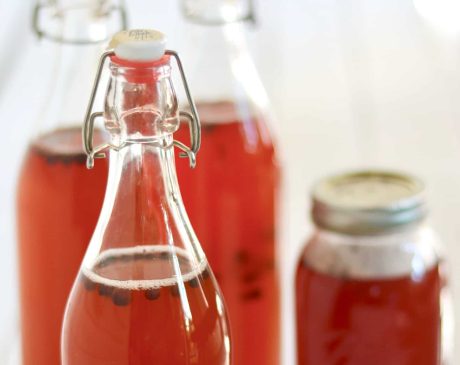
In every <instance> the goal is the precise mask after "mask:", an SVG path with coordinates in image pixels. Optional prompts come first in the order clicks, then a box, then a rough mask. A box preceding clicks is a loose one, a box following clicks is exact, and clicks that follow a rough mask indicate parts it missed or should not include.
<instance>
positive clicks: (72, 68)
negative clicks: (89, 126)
mask: <svg viewBox="0 0 460 365" xmlns="http://www.w3.org/2000/svg"><path fill="white" fill-rule="evenodd" d="M102 48H103V46H102V44H88V45H74V44H64V43H58V42H54V41H51V40H47V39H44V40H43V47H42V50H43V54H47V55H48V57H50V58H51V59H50V63H49V65H50V80H49V82H48V83H47V84H44V85H43V90H44V91H48V97H47V98H46V105H44V106H43V109H42V112H41V115H40V117H39V124H38V132H39V133H43V132H47V131H51V130H54V129H57V128H66V127H74V126H80V125H81V121H82V118H83V113H84V110H85V107H86V104H87V95H88V94H89V93H90V91H91V86H92V82H93V78H94V72H95V69H96V66H97V60H98V58H99V54H100V52H101V50H102Z"/></svg>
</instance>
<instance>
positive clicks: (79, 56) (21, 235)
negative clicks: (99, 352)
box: [17, 0, 124, 365]
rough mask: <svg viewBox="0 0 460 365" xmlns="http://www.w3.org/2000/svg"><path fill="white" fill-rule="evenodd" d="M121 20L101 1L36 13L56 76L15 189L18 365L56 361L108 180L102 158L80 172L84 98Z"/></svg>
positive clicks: (55, 5) (117, 10)
mask: <svg viewBox="0 0 460 365" xmlns="http://www.w3.org/2000/svg"><path fill="white" fill-rule="evenodd" d="M120 17H121V18H120ZM120 19H121V20H122V21H121V23H120ZM123 19H124V9H123V8H122V7H118V6H116V4H114V2H112V1H102V0H101V1H83V2H82V1H76V0H75V1H49V2H48V3H43V2H42V3H40V5H37V7H36V9H35V12H34V28H35V30H36V32H37V34H38V35H39V36H41V38H42V39H41V47H40V51H41V52H43V57H47V58H48V59H49V66H50V67H53V69H52V70H53V76H54V79H53V80H51V81H48V83H47V82H46V80H43V84H42V85H43V90H44V91H45V92H47V93H49V97H48V98H47V105H46V106H44V107H43V110H42V115H41V118H40V120H39V123H38V128H37V129H38V130H37V131H36V133H35V135H34V136H33V138H32V140H31V141H30V144H29V148H28V151H27V153H26V155H25V157H24V160H23V165H22V169H21V172H20V175H19V180H18V188H17V189H18V190H17V232H18V259H19V280H20V282H19V284H20V317H21V337H22V341H21V342H22V363H23V364H24V365H59V364H60V358H59V354H60V350H59V349H60V332H61V326H62V318H63V314H64V309H65V303H66V300H67V296H68V294H69V292H70V289H71V287H72V283H73V281H74V279H75V276H76V274H77V273H78V268H79V265H80V263H81V259H82V257H83V255H84V253H85V250H86V245H87V242H88V240H89V238H90V237H91V233H92V231H93V230H94V227H95V224H96V220H97V216H98V214H99V211H100V208H101V205H102V199H103V195H104V189H105V181H106V178H107V164H106V162H103V163H101V164H99V165H98V166H97V167H96V168H95V170H94V171H93V172H92V173H89V172H88V171H86V167H85V160H86V158H85V155H84V153H83V150H82V148H81V127H80V125H81V119H82V117H83V113H82V110H84V109H83V107H84V104H83V102H84V99H86V95H87V94H88V90H89V89H90V87H91V80H90V76H89V75H91V74H92V73H93V72H94V69H95V66H96V65H97V60H98V57H99V54H100V49H101V46H102V44H103V43H104V41H105V40H107V39H108V37H109V36H110V35H111V34H113V33H114V31H115V29H116V31H118V30H120V29H122V28H124V24H123V23H124V21H123ZM45 74H46V73H45ZM97 134H98V135H99V134H100V133H97ZM99 137H101V136H99Z"/></svg>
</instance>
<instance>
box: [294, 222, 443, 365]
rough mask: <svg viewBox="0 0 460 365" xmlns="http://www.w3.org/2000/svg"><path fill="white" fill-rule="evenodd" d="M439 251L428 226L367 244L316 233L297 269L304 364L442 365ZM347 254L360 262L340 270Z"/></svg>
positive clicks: (300, 346) (369, 240)
mask: <svg viewBox="0 0 460 365" xmlns="http://www.w3.org/2000/svg"><path fill="white" fill-rule="evenodd" d="M383 241H386V242H383ZM382 245H384V246H386V248H382V247H381V246H382ZM437 245H438V242H437V241H436V239H435V238H434V236H433V233H432V232H431V230H430V229H429V228H426V227H424V228H419V229H418V232H412V234H411V233H408V234H402V235H400V237H395V236H393V237H386V238H385V237H379V238H372V237H367V239H366V238H362V237H361V238H359V239H356V238H355V239H353V238H352V237H337V235H334V234H332V237H331V233H327V232H321V231H319V232H317V233H316V234H315V235H314V237H313V238H312V239H311V241H310V242H309V243H308V245H307V247H306V249H305V251H304V252H303V254H302V256H301V259H300V261H299V265H298V268H297V277H296V293H297V299H296V303H297V344H298V364H299V365H314V364H325V365H327V364H334V363H336V362H337V361H339V360H338V359H342V361H348V362H350V363H353V364H357V365H358V364H369V363H373V364H414V365H415V364H424V365H438V364H441V329H442V328H441V323H442V322H441V318H440V314H441V298H442V292H443V290H445V288H444V286H445V278H444V277H443V270H442V269H443V268H442V262H441V259H440V257H439V256H438V254H437V253H436V246H437ZM343 246H346V248H344V247H343ZM366 246H367V247H366ZM369 246H370V247H369ZM372 246H374V247H372ZM379 246H380V247H379ZM334 247H335V248H336V249H334ZM430 251H431V252H430ZM353 252H354V253H353ZM346 255H354V262H353V263H351V260H348V265H347V264H345V265H344V264H343V263H342V267H339V266H340V264H339V263H338V262H337V261H340V258H345V257H346ZM377 256H378V257H377ZM408 256H411V257H408ZM337 257H339V258H337ZM372 257H374V259H372ZM320 260H324V261H329V262H328V263H324V264H320V265H318V261H320ZM334 261H335V262H334ZM369 261H370V262H369ZM398 261H399V262H400V263H399V265H398ZM315 262H316V263H315ZM328 266H329V267H328ZM334 266H335V268H334ZM366 268H367V269H368V270H366ZM366 271H367V272H366ZM446 320H449V319H447V318H446Z"/></svg>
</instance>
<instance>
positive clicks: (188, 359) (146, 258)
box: [63, 246, 229, 365]
mask: <svg viewBox="0 0 460 365" xmlns="http://www.w3.org/2000/svg"><path fill="white" fill-rule="evenodd" d="M182 251H183V250H178V249H173V247H171V246H138V247H133V248H122V249H110V250H107V251H105V252H104V253H103V254H102V255H101V256H100V257H99V258H98V260H97V262H96V264H95V265H94V267H93V268H92V270H91V271H83V272H82V273H81V274H80V280H79V281H77V283H76V284H75V287H74V289H73V291H72V300H71V302H70V304H69V307H68V309H67V312H66V323H65V325H64V339H63V345H64V348H63V350H64V353H65V354H66V356H65V359H64V362H63V364H64V365H82V364H84V365H103V364H107V365H108V364H110V365H126V364H133V365H134V364H136V365H137V364H139V365H144V364H159V365H163V364H164V365H166V364H167V365H194V364H196V365H227V364H228V361H229V360H228V341H227V340H226V338H227V335H228V324H227V321H226V318H225V317H224V316H222V315H221V314H220V313H221V312H222V308H223V307H222V305H223V304H222V300H221V297H220V295H219V294H218V292H216V286H215V279H214V277H213V276H212V274H211V272H210V271H209V269H208V267H207V265H206V262H204V263H201V264H196V265H193V264H192V261H191V260H189V259H188V258H187V255H186V253H185V252H182ZM128 280H129V281H128ZM66 328H69V330H66Z"/></svg>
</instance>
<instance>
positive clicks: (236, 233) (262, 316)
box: [177, 101, 280, 365]
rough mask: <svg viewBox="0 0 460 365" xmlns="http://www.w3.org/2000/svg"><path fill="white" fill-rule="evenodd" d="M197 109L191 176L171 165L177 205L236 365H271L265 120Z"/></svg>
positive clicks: (274, 337) (269, 149) (273, 275)
mask: <svg viewBox="0 0 460 365" xmlns="http://www.w3.org/2000/svg"><path fill="white" fill-rule="evenodd" d="M197 108H198V111H199V113H200V118H201V123H202V131H203V140H202V146H201V149H200V164H199V165H197V167H196V168H195V169H194V170H190V169H188V168H187V165H186V161H177V167H178V176H179V181H180V182H182V185H181V186H182V194H183V197H184V202H185V204H186V206H187V211H188V213H189V216H190V219H191V222H192V224H193V227H194V229H195V231H196V232H197V235H198V236H199V237H200V240H201V242H202V245H203V248H204V250H205V251H206V254H207V257H208V259H209V261H210V263H211V265H212V267H213V270H214V272H215V274H216V277H217V279H218V281H219V284H220V287H221V289H222V292H223V294H224V296H225V300H226V303H227V305H228V308H229V315H230V319H231V328H232V335H233V341H234V347H233V348H234V361H235V364H256V363H258V364H267V365H268V364H277V363H278V361H279V360H278V357H279V336H280V324H279V315H278V313H279V288H278V277H277V270H276V250H275V248H276V245H275V234H276V232H275V230H276V223H275V222H276V221H275V219H276V216H275V215H276V213H275V199H276V193H277V187H278V178H279V170H278V165H277V162H276V156H275V151H274V147H273V143H272V141H271V139H270V138H269V137H268V133H267V129H266V126H265V125H264V123H265V122H264V120H261V119H257V117H255V116H254V117H251V119H249V120H248V119H246V120H244V121H242V120H241V116H240V115H239V114H238V112H237V109H236V108H237V107H236V106H235V104H232V103H230V102H228V101H227V102H225V101H224V102H213V103H202V104H200V103H198V104H197ZM182 133H183V132H182ZM178 134H179V136H180V134H181V131H179V133H178ZM181 137H182V138H185V135H182V136H181ZM254 338H257V341H254V340H253V339H254Z"/></svg>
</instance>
